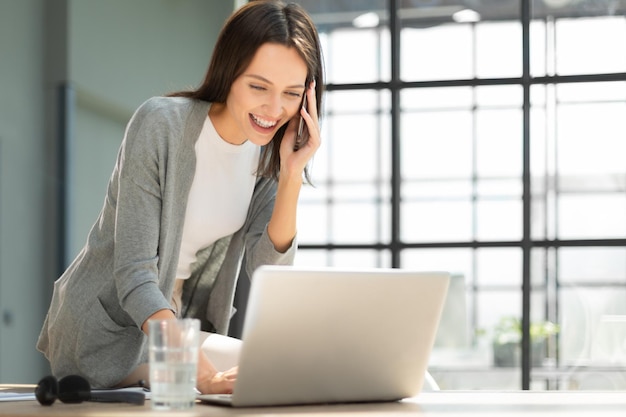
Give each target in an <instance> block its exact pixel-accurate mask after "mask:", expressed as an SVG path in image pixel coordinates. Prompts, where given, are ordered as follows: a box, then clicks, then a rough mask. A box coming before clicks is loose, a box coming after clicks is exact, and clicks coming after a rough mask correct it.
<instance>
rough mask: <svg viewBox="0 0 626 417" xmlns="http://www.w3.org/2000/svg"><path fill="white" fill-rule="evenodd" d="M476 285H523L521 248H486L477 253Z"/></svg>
mask: <svg viewBox="0 0 626 417" xmlns="http://www.w3.org/2000/svg"><path fill="white" fill-rule="evenodd" d="M476 285H478V286H485V285H495V286H503V285H505V286H510V287H512V288H513V289H515V290H516V291H517V290H519V289H520V288H521V285H522V251H521V250H520V249H519V248H484V249H478V250H477V251H476Z"/></svg>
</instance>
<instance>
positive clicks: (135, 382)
mask: <svg viewBox="0 0 626 417" xmlns="http://www.w3.org/2000/svg"><path fill="white" fill-rule="evenodd" d="M137 386H146V387H149V386H150V372H149V366H148V364H147V363H142V364H141V365H139V366H138V367H136V368H135V369H134V370H133V371H132V372H131V373H130V374H128V376H127V377H126V378H124V379H123V380H122V381H120V382H119V383H118V384H117V385H116V386H115V387H114V388H124V387H137Z"/></svg>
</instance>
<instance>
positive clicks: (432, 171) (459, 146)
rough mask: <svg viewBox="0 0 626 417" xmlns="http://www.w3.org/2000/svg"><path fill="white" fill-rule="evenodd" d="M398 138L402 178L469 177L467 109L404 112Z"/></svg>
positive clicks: (469, 121)
mask: <svg viewBox="0 0 626 417" xmlns="http://www.w3.org/2000/svg"><path fill="white" fill-rule="evenodd" d="M401 137H402V139H401V141H402V143H401V159H402V160H401V166H402V175H403V178H407V179H414V178H431V179H432V178H435V177H438V178H447V179H452V178H455V177H461V178H470V177H471V174H472V155H473V151H472V115H471V112H470V111H455V110H450V111H432V112H419V113H409V112H404V113H403V114H402V126H401ZM451 149H454V152H450V150H451Z"/></svg>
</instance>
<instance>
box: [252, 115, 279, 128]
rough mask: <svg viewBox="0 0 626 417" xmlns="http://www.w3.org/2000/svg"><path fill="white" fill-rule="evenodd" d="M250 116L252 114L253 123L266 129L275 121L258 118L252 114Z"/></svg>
mask: <svg viewBox="0 0 626 417" xmlns="http://www.w3.org/2000/svg"><path fill="white" fill-rule="evenodd" d="M251 116H252V120H254V123H256V124H258V125H259V126H261V127H264V128H266V129H267V128H269V127H274V126H276V122H275V121H274V122H272V121H269V120H263V119H261V118H259V117H258V116H255V115H254V114H252V115H251Z"/></svg>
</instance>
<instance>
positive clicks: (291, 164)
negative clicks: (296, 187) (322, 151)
mask: <svg viewBox="0 0 626 417" xmlns="http://www.w3.org/2000/svg"><path fill="white" fill-rule="evenodd" d="M305 94H306V98H307V105H306V108H301V109H300V112H299V113H298V114H296V116H295V117H294V118H293V119H292V120H291V121H290V122H289V125H288V127H287V130H286V131H285V136H284V137H283V140H282V143H281V146H280V160H281V167H280V171H281V173H283V172H289V173H297V174H299V175H301V174H302V172H303V171H304V168H305V167H306V165H307V163H308V162H309V161H310V160H311V158H312V157H313V155H314V154H315V152H316V151H317V149H318V148H319V147H320V144H321V138H320V127H319V118H318V114H317V97H316V95H315V81H311V83H310V84H309V86H308V88H307V89H306V91H305ZM301 117H302V118H303V119H304V122H305V125H306V127H305V128H304V133H303V134H304V135H305V139H306V137H307V136H308V139H306V142H305V143H304V144H302V145H301V146H300V148H299V149H298V150H297V151H296V150H294V145H295V143H296V135H297V133H298V132H297V131H298V124H299V122H300V118H301Z"/></svg>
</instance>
